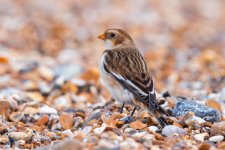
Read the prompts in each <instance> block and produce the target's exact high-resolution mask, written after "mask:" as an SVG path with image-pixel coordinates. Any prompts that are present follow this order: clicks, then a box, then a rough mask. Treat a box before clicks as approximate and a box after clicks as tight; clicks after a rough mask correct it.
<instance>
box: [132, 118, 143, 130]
mask: <svg viewBox="0 0 225 150" xmlns="http://www.w3.org/2000/svg"><path fill="white" fill-rule="evenodd" d="M130 127H131V128H134V129H143V128H145V127H147V125H146V124H144V123H142V122H141V121H139V120H137V121H135V122H132V123H130Z"/></svg>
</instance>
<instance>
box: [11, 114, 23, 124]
mask: <svg viewBox="0 0 225 150" xmlns="http://www.w3.org/2000/svg"><path fill="white" fill-rule="evenodd" d="M23 117H24V115H23V113H21V112H12V113H11V114H10V116H9V119H10V120H12V121H14V122H19V121H21V120H22V119H23Z"/></svg>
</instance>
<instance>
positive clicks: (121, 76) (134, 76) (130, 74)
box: [104, 48, 164, 113]
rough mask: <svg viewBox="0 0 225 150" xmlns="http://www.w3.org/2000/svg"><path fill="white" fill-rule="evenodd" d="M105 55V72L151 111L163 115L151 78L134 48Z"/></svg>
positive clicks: (142, 59) (112, 51) (109, 52)
mask: <svg viewBox="0 0 225 150" xmlns="http://www.w3.org/2000/svg"><path fill="white" fill-rule="evenodd" d="M105 53H106V54H105V61H104V68H105V70H106V71H107V72H108V73H110V74H111V75H112V76H113V77H114V78H115V79H116V80H117V81H118V82H119V83H121V85H122V86H123V87H124V88H126V89H128V90H129V91H130V92H131V93H133V95H134V96H135V97H136V98H137V99H138V100H140V101H141V102H143V103H145V104H146V105H147V106H148V107H149V109H150V110H151V111H153V112H155V111H156V110H159V111H160V112H162V113H164V111H163V109H162V108H161V107H160V106H159V104H158V103H157V101H156V95H155V91H154V86H153V81H152V77H151V75H150V73H149V71H148V67H147V64H146V62H145V60H144V58H143V57H142V55H141V54H140V52H139V51H138V50H137V49H136V48H124V49H115V50H106V51H105Z"/></svg>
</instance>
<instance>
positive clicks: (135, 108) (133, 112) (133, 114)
mask: <svg viewBox="0 0 225 150" xmlns="http://www.w3.org/2000/svg"><path fill="white" fill-rule="evenodd" d="M136 109H137V107H134V110H133V111H132V113H131V117H132V116H133V115H134V112H135V110H136Z"/></svg>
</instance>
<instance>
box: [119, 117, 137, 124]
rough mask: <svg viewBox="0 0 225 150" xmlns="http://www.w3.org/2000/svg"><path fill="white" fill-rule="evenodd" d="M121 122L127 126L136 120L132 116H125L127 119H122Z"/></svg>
mask: <svg viewBox="0 0 225 150" xmlns="http://www.w3.org/2000/svg"><path fill="white" fill-rule="evenodd" d="M120 121H123V122H124V123H125V124H127V123H131V122H133V121H134V119H133V118H132V117H131V116H125V117H123V118H121V119H120Z"/></svg>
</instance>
